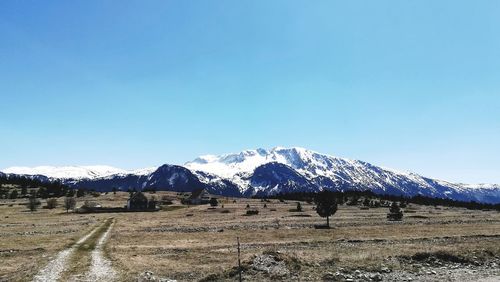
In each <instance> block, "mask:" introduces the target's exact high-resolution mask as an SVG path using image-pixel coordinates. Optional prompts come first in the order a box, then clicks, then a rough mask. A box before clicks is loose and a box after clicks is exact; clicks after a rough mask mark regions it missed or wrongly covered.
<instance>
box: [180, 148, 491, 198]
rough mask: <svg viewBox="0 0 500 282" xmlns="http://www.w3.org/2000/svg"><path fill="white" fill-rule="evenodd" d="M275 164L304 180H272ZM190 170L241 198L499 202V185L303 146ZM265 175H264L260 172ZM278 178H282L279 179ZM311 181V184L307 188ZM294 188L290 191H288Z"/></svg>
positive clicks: (197, 164)
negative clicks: (362, 196) (233, 188)
mask: <svg viewBox="0 0 500 282" xmlns="http://www.w3.org/2000/svg"><path fill="white" fill-rule="evenodd" d="M270 163H280V164H283V165H285V166H287V167H288V168H291V169H293V170H294V171H295V172H296V173H297V174H298V175H300V176H302V177H303V178H304V179H306V180H307V182H304V181H302V180H301V181H297V180H298V177H297V176H296V175H293V174H289V175H290V176H292V175H293V177H291V178H290V179H289V180H293V181H292V182H294V183H293V184H291V183H287V182H285V183H283V179H281V181H282V182H281V183H280V182H279V181H274V182H273V181H271V180H272V178H276V179H279V178H280V176H283V169H284V168H283V167H281V166H277V165H270V166H264V167H263V165H265V164H270ZM185 167H187V168H189V169H191V170H194V171H204V172H206V173H212V174H215V175H217V176H219V177H221V178H226V179H229V180H231V181H232V182H234V183H236V184H238V186H239V187H240V189H241V190H240V191H241V193H242V194H243V195H251V194H252V193H255V194H262V193H267V194H275V193H279V192H290V191H311V190H314V191H319V190H321V189H329V190H371V191H373V192H375V193H379V194H392V195H404V196H415V195H423V196H428V197H438V198H450V199H454V200H462V201H478V202H488V203H498V202H500V187H499V186H498V185H487V184H482V185H465V184H454V183H449V182H446V181H440V180H435V179H431V178H426V177H423V176H420V175H418V174H415V173H409V172H408V173H406V172H398V171H395V170H391V169H385V168H381V167H378V166H374V165H372V164H369V163H367V162H363V161H358V160H350V159H345V158H338V157H333V156H328V155H324V154H320V153H317V152H314V151H310V150H307V149H303V148H298V147H294V148H282V147H276V148H273V149H271V150H265V149H256V150H246V151H243V152H240V153H235V154H227V155H220V156H215V155H206V156H201V157H198V158H196V159H195V160H193V161H191V162H188V163H186V164H185ZM263 171H264V172H265V173H264V172H263ZM256 172H258V173H259V174H261V175H266V177H267V178H268V179H267V182H266V181H262V178H263V177H258V179H260V180H259V181H258V182H256V181H255V173H256ZM281 178H282V177H281ZM311 183H313V185H314V186H312V187H311ZM291 186H294V187H291Z"/></svg>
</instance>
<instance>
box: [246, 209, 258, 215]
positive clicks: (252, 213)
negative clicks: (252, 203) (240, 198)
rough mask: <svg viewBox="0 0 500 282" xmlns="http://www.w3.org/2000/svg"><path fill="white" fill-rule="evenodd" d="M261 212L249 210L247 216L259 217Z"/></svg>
mask: <svg viewBox="0 0 500 282" xmlns="http://www.w3.org/2000/svg"><path fill="white" fill-rule="evenodd" d="M258 214H259V211H258V210H247V213H246V215H258Z"/></svg>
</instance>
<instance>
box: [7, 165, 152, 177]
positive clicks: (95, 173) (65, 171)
mask: <svg viewBox="0 0 500 282" xmlns="http://www.w3.org/2000/svg"><path fill="white" fill-rule="evenodd" d="M155 169H156V168H146V169H139V170H133V171H127V170H123V169H119V168H115V167H111V166H104V165H95V166H59V167H56V166H37V167H9V168H6V169H4V170H3V172H4V173H11V174H23V175H43V176H46V177H48V178H53V179H75V180H79V179H94V178H100V177H106V176H112V175H118V174H119V175H126V174H138V175H146V174H150V173H151V172H153V171H154V170H155Z"/></svg>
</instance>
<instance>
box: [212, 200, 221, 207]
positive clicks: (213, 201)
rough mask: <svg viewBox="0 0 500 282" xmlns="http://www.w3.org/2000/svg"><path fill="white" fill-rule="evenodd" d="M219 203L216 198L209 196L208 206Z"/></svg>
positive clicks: (214, 205)
mask: <svg viewBox="0 0 500 282" xmlns="http://www.w3.org/2000/svg"><path fill="white" fill-rule="evenodd" d="M218 205H219V202H218V201H217V198H210V206H211V207H216V206H218Z"/></svg>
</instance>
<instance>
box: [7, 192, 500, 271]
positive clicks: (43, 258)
mask: <svg viewBox="0 0 500 282" xmlns="http://www.w3.org/2000/svg"><path fill="white" fill-rule="evenodd" d="M156 195H157V197H161V196H163V195H168V196H170V197H172V198H176V197H177V194H176V193H170V192H158V193H157V194H156ZM127 197H128V194H127V193H117V194H116V195H114V194H113V193H109V194H106V195H104V194H103V195H101V196H99V197H91V196H86V197H85V198H78V203H77V206H79V205H81V204H82V203H83V201H84V200H88V199H93V200H95V201H97V202H99V203H100V204H101V205H102V206H115V207H118V206H123V205H125V203H126V199H127ZM24 202H25V200H22V199H18V200H15V201H14V200H1V202H0V238H1V239H0V260H1V262H2V263H1V264H0V280H1V281H31V280H33V279H34V278H36V277H37V276H36V275H37V274H39V273H40V271H41V269H43V268H44V267H45V266H46V265H47V264H48V263H49V262H50V261H52V260H54V259H55V258H56V257H57V256H58V254H60V252H61V251H63V250H67V249H74V252H73V253H72V255H71V256H68V258H67V260H65V264H66V266H65V268H64V271H62V272H61V275H60V280H61V281H66V280H70V281H71V280H73V281H86V279H87V281H95V280H99V279H101V278H99V279H97V278H96V279H90V280H89V278H88V277H89V276H87V275H86V274H87V273H89V269H91V266H92V265H94V264H95V260H94V256H93V255H94V251H95V250H96V249H98V248H100V247H101V246H100V244H99V238H101V237H102V236H103V234H105V233H106V231H107V230H109V234H108V235H107V237H106V238H105V239H106V240H104V239H103V240H101V241H102V242H101V243H102V253H103V256H104V257H105V259H106V260H109V261H110V263H111V266H112V272H113V273H114V275H113V278H114V279H115V280H117V281H138V280H139V281H148V280H150V281H160V278H164V279H167V278H168V279H172V280H178V281H199V280H204V281H237V279H238V252H237V237H239V240H240V243H241V263H242V269H243V273H242V276H243V280H246V281H266V280H282V281H381V280H382V281H411V280H413V281H463V280H471V281H481V279H483V281H498V280H499V279H500V267H499V264H500V213H498V212H496V211H480V210H467V209H462V208H448V207H440V206H438V207H434V206H418V205H412V204H410V205H409V206H408V207H406V208H405V209H403V210H404V211H405V213H404V218H403V221H402V222H389V221H387V219H386V214H387V212H388V209H387V208H370V209H361V208H360V207H359V206H346V205H341V206H339V209H338V211H337V213H336V214H335V215H334V216H333V217H332V218H331V219H330V222H331V225H332V228H331V229H315V228H314V226H315V225H319V224H324V223H325V219H324V218H321V217H319V216H318V215H317V214H316V212H315V211H314V210H313V205H312V204H308V203H305V202H302V203H301V204H302V208H303V212H296V211H293V210H294V208H295V207H296V202H293V201H288V202H286V201H285V202H280V201H277V200H270V202H262V201H261V200H258V199H233V198H219V206H218V207H216V208H210V206H209V205H200V206H185V205H181V204H180V202H179V201H178V200H177V199H175V200H174V203H173V205H169V206H164V207H162V210H161V211H158V212H136V213H96V214H77V213H71V212H70V213H66V212H65V210H64V209H63V208H62V207H58V208H56V209H52V210H49V209H42V208H40V209H38V210H37V211H35V212H30V211H29V210H28V209H27V208H26V207H25V206H24V205H23V203H24ZM59 202H61V204H62V199H60V200H59ZM264 204H266V206H267V207H266V208H264V207H263V206H264ZM222 205H223V206H224V207H222ZM247 205H249V206H250V207H251V208H252V209H253V208H255V209H258V210H259V214H257V215H251V216H247V215H246V210H247ZM90 232H94V233H92V234H91V236H89V237H88V238H86V240H83V241H82V240H81V238H82V237H84V236H85V235H88V234H89V233H90ZM79 240H80V241H82V242H80V243H77V242H78V241H79ZM97 261H99V260H97ZM108 271H109V269H108ZM90 272H91V271H90ZM108 278H109V277H108ZM110 279H111V278H109V279H101V280H102V281H107V280H110ZM35 280H36V279H35ZM165 281H166V280H165Z"/></svg>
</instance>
